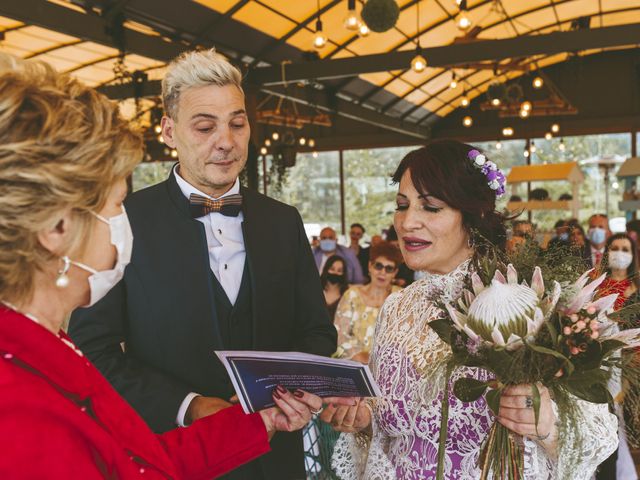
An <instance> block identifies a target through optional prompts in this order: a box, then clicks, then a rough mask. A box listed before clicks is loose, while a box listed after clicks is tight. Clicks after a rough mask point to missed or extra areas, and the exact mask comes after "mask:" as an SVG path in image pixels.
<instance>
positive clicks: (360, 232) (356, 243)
mask: <svg viewBox="0 0 640 480" xmlns="http://www.w3.org/2000/svg"><path fill="white" fill-rule="evenodd" d="M364 234H365V229H364V227H363V226H362V225H361V224H359V223H353V224H352V225H351V227H350V228H349V238H350V239H351V243H350V244H349V248H350V249H351V250H353V253H355V254H356V256H357V257H358V262H359V263H360V268H361V269H362V273H363V274H364V275H365V276H366V272H367V264H368V263H369V248H370V247H363V246H361V245H360V242H361V241H362V237H363V236H364ZM367 280H368V279H367Z"/></svg>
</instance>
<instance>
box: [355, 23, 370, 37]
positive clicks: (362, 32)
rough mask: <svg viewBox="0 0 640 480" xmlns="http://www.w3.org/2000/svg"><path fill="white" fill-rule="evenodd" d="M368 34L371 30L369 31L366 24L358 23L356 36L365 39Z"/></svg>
mask: <svg viewBox="0 0 640 480" xmlns="http://www.w3.org/2000/svg"><path fill="white" fill-rule="evenodd" d="M369 33H371V30H369V27H368V26H367V24H366V23H364V22H360V26H359V27H358V35H360V36H361V37H367V36H369Z"/></svg>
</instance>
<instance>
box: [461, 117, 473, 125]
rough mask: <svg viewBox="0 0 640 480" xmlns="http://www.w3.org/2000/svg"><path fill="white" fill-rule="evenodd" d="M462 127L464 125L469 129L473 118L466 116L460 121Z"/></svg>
mask: <svg viewBox="0 0 640 480" xmlns="http://www.w3.org/2000/svg"><path fill="white" fill-rule="evenodd" d="M462 125H464V126H465V127H470V126H471V125H473V118H471V117H470V116H469V115H467V116H466V117H464V118H463V119H462Z"/></svg>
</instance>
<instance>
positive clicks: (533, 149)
mask: <svg viewBox="0 0 640 480" xmlns="http://www.w3.org/2000/svg"><path fill="white" fill-rule="evenodd" d="M537 150H538V149H537V148H536V144H535V143H533V141H531V147H529V151H530V152H531V153H536V151H537Z"/></svg>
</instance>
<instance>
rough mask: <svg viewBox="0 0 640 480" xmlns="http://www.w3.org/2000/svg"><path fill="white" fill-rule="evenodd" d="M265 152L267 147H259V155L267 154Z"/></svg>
mask: <svg viewBox="0 0 640 480" xmlns="http://www.w3.org/2000/svg"><path fill="white" fill-rule="evenodd" d="M267 152H268V150H267V147H262V148H261V149H260V155H266V154H267Z"/></svg>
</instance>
